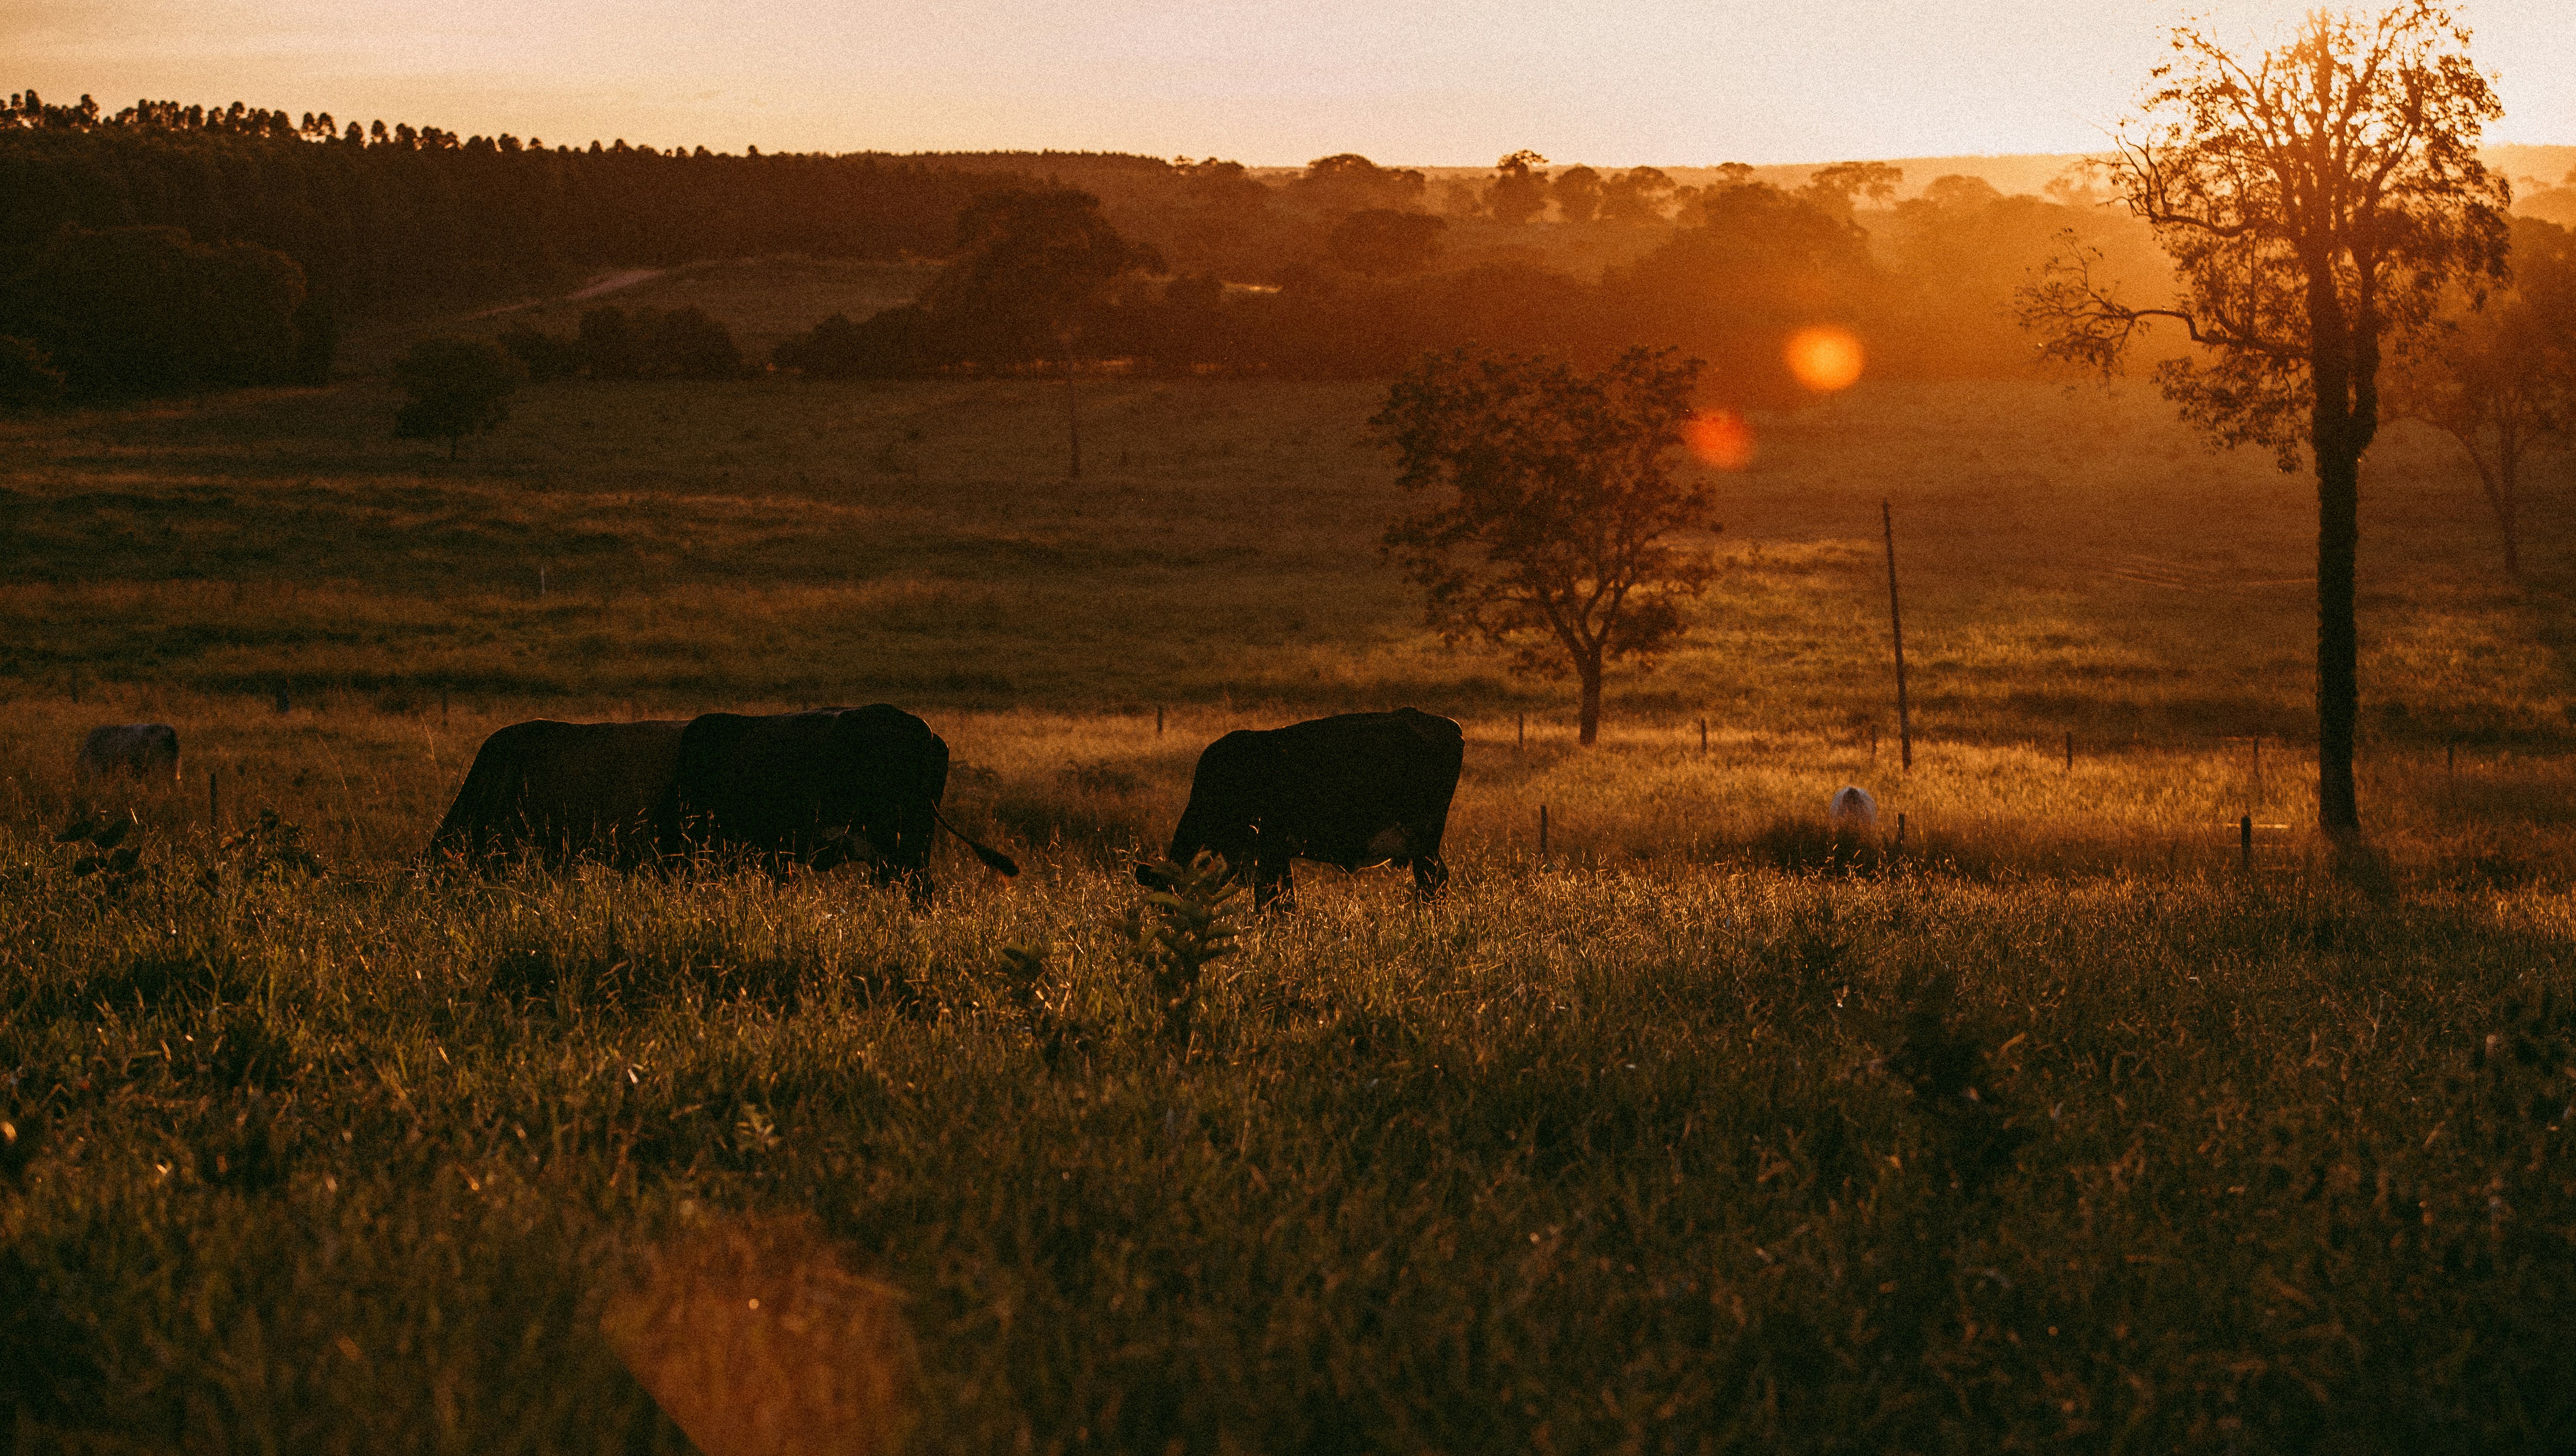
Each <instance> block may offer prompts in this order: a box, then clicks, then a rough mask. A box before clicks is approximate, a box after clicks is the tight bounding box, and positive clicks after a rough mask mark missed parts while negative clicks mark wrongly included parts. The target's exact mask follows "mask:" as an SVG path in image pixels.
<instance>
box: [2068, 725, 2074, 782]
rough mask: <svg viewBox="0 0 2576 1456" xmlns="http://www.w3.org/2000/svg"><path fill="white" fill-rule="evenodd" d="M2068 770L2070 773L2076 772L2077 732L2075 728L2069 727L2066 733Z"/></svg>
mask: <svg viewBox="0 0 2576 1456" xmlns="http://www.w3.org/2000/svg"><path fill="white" fill-rule="evenodd" d="M2066 771H2067V772H2068V773H2073V772H2075V732H2074V730H2073V729H2068V730H2067V733H2066Z"/></svg>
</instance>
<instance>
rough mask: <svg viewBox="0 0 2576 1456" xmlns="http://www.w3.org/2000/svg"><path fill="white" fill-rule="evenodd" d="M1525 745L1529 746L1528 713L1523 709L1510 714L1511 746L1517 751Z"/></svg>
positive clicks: (1525, 746)
mask: <svg viewBox="0 0 2576 1456" xmlns="http://www.w3.org/2000/svg"><path fill="white" fill-rule="evenodd" d="M1527 747H1529V714H1528V713H1527V712H1525V711H1524V712H1519V713H1514V714H1513V715H1512V748H1513V749H1514V751H1518V750H1520V749H1524V748H1527Z"/></svg>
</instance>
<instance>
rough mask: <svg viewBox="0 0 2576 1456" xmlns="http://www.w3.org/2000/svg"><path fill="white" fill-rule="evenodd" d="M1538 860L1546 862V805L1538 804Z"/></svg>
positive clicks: (1542, 862)
mask: <svg viewBox="0 0 2576 1456" xmlns="http://www.w3.org/2000/svg"><path fill="white" fill-rule="evenodd" d="M1538 860H1539V863H1541V864H1545V863H1547V806H1546V805H1545V804H1541V805H1539V806H1538Z"/></svg>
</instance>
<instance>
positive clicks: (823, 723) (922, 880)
mask: <svg viewBox="0 0 2576 1456" xmlns="http://www.w3.org/2000/svg"><path fill="white" fill-rule="evenodd" d="M947 789H948V745H947V743H946V742H944V741H942V740H941V738H940V736H939V735H938V734H936V733H933V732H931V731H930V725H929V724H927V723H924V722H922V721H921V720H920V719H919V718H916V717H914V716H913V715H912V714H910V713H907V712H905V711H903V710H902V709H900V708H896V707H890V706H888V705H886V704H884V703H874V704H871V705H869V706H867V707H864V708H822V709H817V710H815V711H812V712H806V713H782V714H778V715H776V716H774V717H748V716H745V715H743V714H740V713H708V714H706V715H704V716H702V717H700V718H697V719H695V720H694V721H692V722H691V723H690V724H689V726H688V731H687V732H685V733H683V734H682V735H681V736H680V753H679V770H678V773H677V775H676V776H675V778H674V781H673V784H672V793H671V796H670V798H669V799H668V800H667V801H666V802H665V806H664V814H663V817H662V820H661V826H660V828H661V838H662V841H663V842H664V843H665V844H666V845H671V846H676V847H679V848H682V849H685V850H689V851H693V852H702V853H703V852H710V851H712V852H715V853H719V854H721V853H725V852H728V851H746V852H748V853H750V854H751V855H752V856H754V857H755V858H757V859H760V860H762V861H764V862H766V863H767V864H769V865H770V866H771V868H773V869H782V868H784V867H785V866H786V865H787V864H788V863H789V862H796V863H801V864H805V865H808V866H811V867H812V868H814V869H818V870H824V869H831V868H833V867H834V866H836V865H842V864H848V863H853V862H855V863H860V864H864V865H866V866H867V867H868V871H869V877H870V878H871V879H873V880H874V881H875V882H876V883H878V884H881V885H882V884H886V883H889V882H891V881H893V880H895V879H897V878H901V879H903V880H904V881H905V882H906V883H907V884H908V885H909V886H910V887H911V889H912V894H913V898H914V899H916V900H919V899H921V898H923V897H925V896H927V894H928V893H929V889H930V880H929V874H928V868H929V864H930V846H931V837H932V835H933V834H935V833H936V832H937V831H938V830H939V829H940V828H942V827H947V828H948V830H949V832H950V833H951V834H957V831H956V829H955V828H954V827H953V826H949V825H948V823H947V821H946V820H945V819H943V818H941V817H940V814H939V800H940V797H941V796H942V795H943V794H945V793H946V792H947ZM957 837H958V839H959V840H960V841H962V842H963V843H964V844H965V845H966V846H967V847H968V848H969V849H972V850H974V851H975V853H976V855H977V857H979V858H981V859H982V860H983V861H984V863H985V864H987V865H989V866H991V867H992V868H993V869H995V870H996V871H999V872H1000V873H1002V874H1006V875H1008V874H1017V873H1019V866H1017V865H1015V864H1013V863H1012V862H1011V861H1010V860H1009V859H1008V858H1006V857H1004V856H1002V855H1000V854H997V853H995V852H994V851H992V850H990V849H987V848H985V847H984V846H983V845H980V844H977V843H976V842H975V841H973V840H971V839H967V838H966V836H965V835H963V834H957Z"/></svg>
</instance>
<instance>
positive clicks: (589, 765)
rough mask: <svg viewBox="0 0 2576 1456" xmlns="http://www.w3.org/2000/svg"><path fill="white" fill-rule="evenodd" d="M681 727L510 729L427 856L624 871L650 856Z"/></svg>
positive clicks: (480, 763)
mask: <svg viewBox="0 0 2576 1456" xmlns="http://www.w3.org/2000/svg"><path fill="white" fill-rule="evenodd" d="M688 726H689V725H688V723H687V722H686V721H685V720H682V719H670V718H666V719H659V720H655V721H649V722H642V723H558V722H556V721H554V720H553V719H550V718H540V719H537V720H535V721H534V722H528V723H513V724H511V725H510V726H509V727H507V728H504V729H501V730H500V731H499V732H497V733H494V734H493V735H492V736H491V737H489V738H486V739H484V740H483V747H482V748H481V749H480V750H479V751H477V752H476V753H475V755H474V766H473V767H472V768H470V769H468V770H467V771H466V774H465V783H464V785H463V786H462V787H460V788H458V789H457V791H456V802H455V803H454V804H452V805H450V806H449V807H448V810H447V817H446V818H445V819H444V820H441V821H440V823H439V826H438V830H437V832H436V833H434V834H432V835H431V836H430V839H429V852H430V853H431V854H432V855H434V856H440V857H449V856H454V857H459V858H462V859H465V860H469V861H475V862H482V861H487V860H493V859H502V858H513V857H520V856H527V857H533V858H535V859H538V860H540V861H543V862H544V863H547V864H551V865H557V866H560V865H563V864H566V863H569V862H570V861H573V860H576V859H592V860H599V861H602V862H604V863H607V864H613V865H618V866H621V867H628V868H631V867H633V866H635V865H639V864H643V863H646V862H648V861H650V860H652V859H654V858H656V857H657V856H658V854H659V853H660V849H661V846H660V844H659V843H658V842H657V837H656V830H657V824H658V822H659V819H660V817H661V816H662V813H663V810H664V805H665V803H666V802H667V801H668V800H669V798H670V796H671V789H672V785H673V783H674V781H675V779H676V778H677V775H678V772H679V766H680V737H681V734H682V733H683V732H684V731H685V730H686V729H687V728H688Z"/></svg>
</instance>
